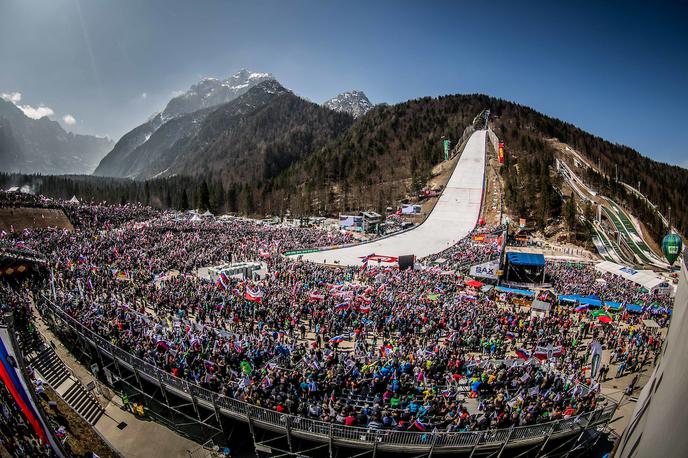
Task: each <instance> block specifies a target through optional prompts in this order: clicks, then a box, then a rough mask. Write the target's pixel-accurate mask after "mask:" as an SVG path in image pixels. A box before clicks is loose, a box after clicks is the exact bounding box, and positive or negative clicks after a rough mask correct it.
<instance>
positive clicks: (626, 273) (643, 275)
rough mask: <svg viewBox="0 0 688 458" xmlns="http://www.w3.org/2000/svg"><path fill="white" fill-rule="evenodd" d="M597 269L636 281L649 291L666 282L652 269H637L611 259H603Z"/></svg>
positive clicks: (596, 266)
mask: <svg viewBox="0 0 688 458" xmlns="http://www.w3.org/2000/svg"><path fill="white" fill-rule="evenodd" d="M595 269H597V270H598V271H600V272H609V273H610V274H614V275H618V276H620V277H623V278H625V279H626V280H630V281H632V282H633V283H636V284H638V285H640V286H642V287H643V288H645V289H647V290H648V291H652V290H653V289H655V288H656V287H658V286H659V285H661V284H662V283H664V282H666V280H664V279H663V278H662V277H660V276H659V275H657V274H656V273H654V272H653V271H651V270H636V269H634V268H632V267H628V266H624V265H621V264H617V263H615V262H611V261H602V262H600V263H599V264H597V265H595Z"/></svg>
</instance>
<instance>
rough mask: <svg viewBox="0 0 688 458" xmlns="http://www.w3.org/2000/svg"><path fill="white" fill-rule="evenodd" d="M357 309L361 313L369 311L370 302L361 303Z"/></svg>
mask: <svg viewBox="0 0 688 458" xmlns="http://www.w3.org/2000/svg"><path fill="white" fill-rule="evenodd" d="M358 311H359V312H361V313H368V312H370V304H369V303H367V304H361V305H359V306H358Z"/></svg>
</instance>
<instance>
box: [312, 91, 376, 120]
mask: <svg viewBox="0 0 688 458" xmlns="http://www.w3.org/2000/svg"><path fill="white" fill-rule="evenodd" d="M323 106H324V107H326V108H329V109H330V110H334V111H338V112H340V113H348V114H350V115H351V116H353V117H354V118H358V117H361V116H363V115H364V114H366V113H367V112H368V110H370V109H371V108H373V104H372V103H370V100H368V97H366V95H365V94H364V93H363V92H362V91H350V92H343V93H341V94H339V95H338V96H337V97H334V98H332V99H330V100H328V101H327V102H325V103H323Z"/></svg>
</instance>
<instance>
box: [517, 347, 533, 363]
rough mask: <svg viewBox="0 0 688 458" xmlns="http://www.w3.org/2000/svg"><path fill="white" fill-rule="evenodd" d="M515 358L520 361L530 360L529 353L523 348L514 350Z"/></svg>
mask: <svg viewBox="0 0 688 458" xmlns="http://www.w3.org/2000/svg"><path fill="white" fill-rule="evenodd" d="M516 356H518V357H519V358H521V359H524V360H526V361H528V360H529V359H530V352H529V351H528V350H526V349H525V348H517V349H516Z"/></svg>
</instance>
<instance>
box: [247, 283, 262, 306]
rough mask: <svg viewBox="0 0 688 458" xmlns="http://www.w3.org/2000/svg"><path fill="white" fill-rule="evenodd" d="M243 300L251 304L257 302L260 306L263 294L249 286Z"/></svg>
mask: <svg viewBox="0 0 688 458" xmlns="http://www.w3.org/2000/svg"><path fill="white" fill-rule="evenodd" d="M244 299H246V300H247V301H251V302H257V303H259V304H261V303H262V302H263V292H262V291H261V290H259V289H258V288H256V289H253V288H251V287H250V286H246V292H245V293H244Z"/></svg>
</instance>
